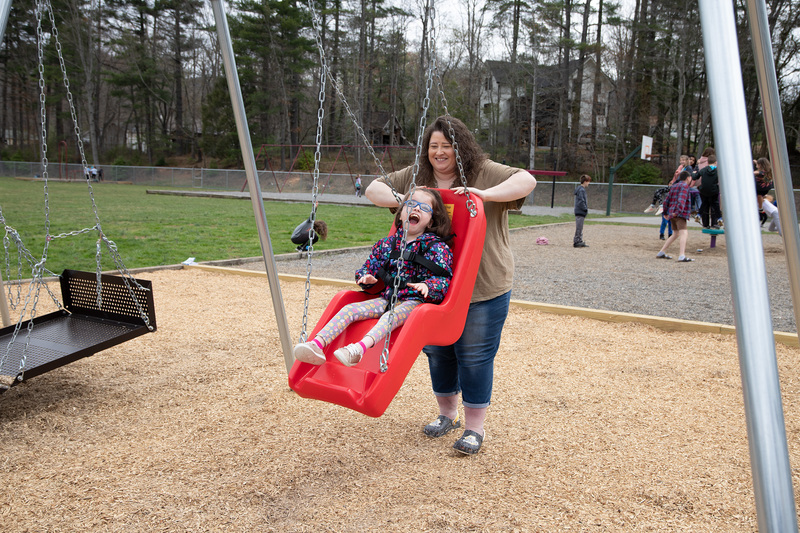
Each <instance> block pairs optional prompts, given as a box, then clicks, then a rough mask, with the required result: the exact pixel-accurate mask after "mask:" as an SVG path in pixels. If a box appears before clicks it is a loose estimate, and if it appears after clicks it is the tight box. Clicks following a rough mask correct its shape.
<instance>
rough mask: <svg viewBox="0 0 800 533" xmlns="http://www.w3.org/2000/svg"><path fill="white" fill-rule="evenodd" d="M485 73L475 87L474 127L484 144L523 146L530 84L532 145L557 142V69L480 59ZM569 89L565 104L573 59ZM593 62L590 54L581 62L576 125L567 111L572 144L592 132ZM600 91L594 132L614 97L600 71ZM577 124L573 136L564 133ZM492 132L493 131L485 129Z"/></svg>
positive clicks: (573, 73)
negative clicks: (476, 115)
mask: <svg viewBox="0 0 800 533" xmlns="http://www.w3.org/2000/svg"><path fill="white" fill-rule="evenodd" d="M485 66H486V69H485V77H484V80H483V84H482V85H481V95H480V125H481V129H482V131H484V132H487V133H485V135H484V136H483V139H485V140H486V141H487V142H489V143H490V144H493V145H494V144H498V143H501V144H507V145H508V146H509V149H511V150H513V149H515V148H516V149H521V148H525V147H527V146H528V144H529V143H530V139H531V134H530V133H531V102H532V97H533V95H532V94H531V93H532V91H531V88H532V87H534V86H535V87H536V91H535V97H536V102H535V103H536V108H535V117H536V118H535V121H536V124H535V131H536V144H537V146H547V147H554V146H558V144H559V123H558V118H559V105H560V98H561V94H562V86H563V84H562V82H561V79H562V78H561V67H560V66H558V65H555V66H554V65H538V66H536V68H535V69H534V66H533V65H531V64H527V63H516V64H514V63H511V62H510V61H486V63H485ZM569 69H570V72H569V79H570V83H569V87H568V92H567V103H569V102H571V101H572V99H573V98H574V95H575V87H576V83H577V81H578V75H579V69H578V61H577V60H575V61H572V62H570V65H569ZM596 72H597V66H596V64H595V62H594V59H593V58H586V59H585V60H584V62H583V73H582V78H583V79H582V88H581V102H580V111H579V115H578V116H579V120H578V124H576V125H573V124H572V113H571V112H568V115H567V116H568V119H567V128H568V131H567V132H566V133H567V134H568V135H569V137H571V138H576V139H578V142H586V141H588V140H589V137H590V134H591V131H592V107H593V103H592V102H593V98H594V85H595V73H596ZM599 81H600V90H599V92H598V99H597V100H598V101H597V105H596V106H595V109H596V122H597V125H596V127H597V133H598V135H600V134H602V133H604V132H605V130H606V128H607V127H608V113H609V107H610V104H611V101H612V99H613V97H614V93H615V86H614V83H613V81H612V80H611V79H610V78H609V77H608V76H607V75H606V74H605V73H603V72H602V71H601V72H600V78H599ZM575 127H577V128H578V131H577V135H570V134H571V133H572V130H573V128H575ZM488 132H498V133H488Z"/></svg>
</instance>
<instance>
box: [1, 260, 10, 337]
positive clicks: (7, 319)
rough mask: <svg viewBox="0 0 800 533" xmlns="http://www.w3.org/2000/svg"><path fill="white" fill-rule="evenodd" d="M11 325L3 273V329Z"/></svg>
mask: <svg viewBox="0 0 800 533" xmlns="http://www.w3.org/2000/svg"><path fill="white" fill-rule="evenodd" d="M10 324H11V316H10V315H9V312H8V302H7V301H6V288H5V285H3V273H2V272H0V325H2V327H6V326H9V325H10Z"/></svg>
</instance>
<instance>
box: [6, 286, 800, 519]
mask: <svg viewBox="0 0 800 533" xmlns="http://www.w3.org/2000/svg"><path fill="white" fill-rule="evenodd" d="M140 277H142V278H145V279H150V280H152V281H153V285H154V294H155V300H156V309H157V311H156V312H157V320H158V326H159V328H158V331H157V332H155V333H152V334H148V335H145V336H143V337H140V338H138V339H134V340H132V341H129V342H127V343H125V344H122V345H120V346H117V347H115V348H112V349H109V350H106V351H104V352H101V353H99V354H97V355H95V356H92V357H90V358H87V359H84V360H81V361H79V362H76V363H73V364H70V365H68V366H65V367H63V368H60V369H57V370H54V371H52V372H49V373H47V374H44V375H42V376H38V377H35V378H33V379H31V380H30V381H28V382H25V383H23V384H21V385H19V386H16V387H13V388H12V389H10V390H9V391H8V392H6V393H5V394H3V395H2V396H0V450H2V452H0V461H1V462H2V469H3V472H4V481H5V483H4V489H3V490H2V491H0V517H2V521H3V529H4V531H54V532H55V531H111V532H115V531H126V532H127V531H314V532H317V531H377V530H381V531H437V532H438V531H544V532H549V531H592V532H594V531H598V532H599V531H699V532H703V531H718V532H738V531H755V530H756V514H755V503H754V495H753V485H752V479H751V472H750V461H749V456H748V445H747V437H746V429H745V419H744V410H743V401H742V390H741V382H740V375H739V367H738V360H737V350H736V345H735V337H734V336H732V335H709V334H699V333H685V332H683V333H682V332H665V331H661V330H658V329H655V328H652V327H649V326H643V325H639V324H633V323H625V324H615V323H606V322H599V321H595V320H591V319H585V318H579V317H569V316H562V315H549V314H543V313H540V312H537V311H531V310H523V309H519V308H512V311H511V314H510V316H509V319H508V322H507V325H506V328H505V333H504V337H503V341H502V346H501V349H500V354H499V356H498V359H497V364H496V376H495V389H494V395H493V404H492V406H491V408H490V411H489V416H488V419H487V424H486V429H487V440H486V443H485V445H484V449H483V450H482V451H481V452H480V454H478V455H477V456H474V457H466V456H463V455H460V454H457V453H456V452H455V451H454V450H453V449H452V444H453V442H454V441H455V439H456V437H457V435H455V434H450V435H447V436H445V437H443V438H441V439H438V440H432V439H428V438H426V437H425V436H424V435H423V434H422V431H421V429H422V426H423V425H424V424H425V423H427V422H429V421H430V420H432V419H433V418H435V416H436V414H437V413H436V410H435V402H434V401H433V398H432V395H431V392H430V383H429V377H428V372H427V363H426V361H425V359H424V356H423V357H420V358H419V359H418V360H417V362H416V364H415V365H414V367H413V368H412V370H411V373H410V374H409V376H408V378H407V380H406V382H405V384H404V385H403V387H402V388H401V390H400V392H399V394H398V396H397V397H396V398H395V400H394V402H393V403H392V404H391V405H390V406H389V409H388V410H387V412H386V414H385V415H384V416H383V417H381V418H379V419H373V418H368V417H365V416H363V415H361V414H358V413H355V412H351V411H349V410H346V409H343V408H341V407H338V406H335V405H329V404H326V403H322V402H318V401H314V400H306V399H302V398H300V397H298V396H297V395H296V394H294V393H293V392H292V391H290V390H289V388H288V385H287V380H286V368H285V365H284V359H283V356H282V354H281V348H280V341H279V338H278V334H277V332H276V326H275V324H276V320H275V318H274V314H273V311H272V302H271V298H270V295H269V288H268V284H267V281H266V279H264V278H256V277H244V276H235V275H229V274H218V273H209V272H203V271H199V270H182V271H159V272H153V273H148V274H146V275H141V276H140ZM281 287H282V293H283V299H284V302H285V304H286V309H287V313H288V319H289V324H290V328H291V330H292V334H293V335H295V337H296V336H297V335H298V334H299V331H300V324H301V318H302V309H303V297H304V286H303V284H302V283H295V282H282V284H281ZM336 291H337V289H336V288H334V287H330V286H314V287H313V288H312V297H311V308H310V317H311V318H310V322H311V323H312V324H313V323H315V322H316V319H317V318H318V317H319V315H320V314H321V312H322V309H323V308H324V306H325V305H326V304H327V302H328V300H329V299H330V298H331V297H332V295H333V294H334V293H335V292H336ZM776 350H777V355H778V363H779V368H780V373H781V386H782V393H783V402H784V404H783V406H784V411H785V418H786V428H787V434H788V440H789V451H790V456H791V463H792V464H793V465H795V466H797V465H800V394H798V392H800V391H799V390H798V389H800V365H799V364H798V360H799V359H800V349H798V348H792V347H787V346H784V345H778V346H777V347H776ZM793 478H794V482H795V485H796V484H797V481H798V479H797V478H798V474H797V471H796V470H795V471H793Z"/></svg>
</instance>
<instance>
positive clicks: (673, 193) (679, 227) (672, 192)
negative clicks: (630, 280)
mask: <svg viewBox="0 0 800 533" xmlns="http://www.w3.org/2000/svg"><path fill="white" fill-rule="evenodd" d="M691 177H692V175H691V174H690V173H689V172H687V171H685V170H684V171H683V172H681V173H680V175H679V176H678V181H676V182H675V183H674V184H673V185H672V187H670V189H669V194H668V195H667V197H666V198H665V199H664V217H665V218H666V219H667V220H669V221H670V223H671V224H672V225H673V226H674V229H675V233H673V235H672V236H671V237H670V238H669V239H667V242H665V243H664V246H662V247H661V250H659V252H658V254H657V255H656V257H657V258H658V259H672V257H671V256H669V255H667V253H666V252H667V248H669V246H670V244H672V242H673V241H674V240H675V239H676V238H679V239H680V241H679V247H680V256H678V261H679V262H681V263H689V262H692V261H694V259H689V258H688V257H686V241H687V240H688V239H689V230H687V229H686V225H687V223H688V221H689V180H690V179H691Z"/></svg>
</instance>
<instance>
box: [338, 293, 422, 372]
mask: <svg viewBox="0 0 800 533" xmlns="http://www.w3.org/2000/svg"><path fill="white" fill-rule="evenodd" d="M383 301H384V302H385V301H386V300H383ZM421 303H422V302H420V301H419V300H405V301H402V302H400V303H398V304H397V305H396V306H395V308H394V318H393V319H392V321H391V324H390V323H389V315H390V314H391V313H390V312H389V311H386V312H384V313H382V314H381V315H380V320H378V322H377V324H375V326H373V328H372V329H371V330H369V331H368V332H367V334H366V335H365V336H364V338H363V339H361V340H360V341H359V342H356V343H353V344H348V345H347V346H344V347H342V348H339V349H338V350H336V351H335V352H333V355H335V356H336V358H337V359H338V360H339V361H341V362H342V364H343V365H346V366H353V365H355V364H356V363H358V362H359V361H361V357H362V356H363V355H364V352H365V351H366V350H367V349H369V348H372V347H373V346H374V345H375V344H376V343H377V342H378V341H379V340H381V339H383V338H384V337H386V336H387V335H389V334H390V333H391V332H392V331H394V330H395V329H397V328H399V327H400V326H402V325H403V324H405V322H406V320H408V317H409V316H411V311H413V310H414V308H415V307H417V306H418V305H419V304H421ZM384 308H385V306H384ZM381 311H383V309H381Z"/></svg>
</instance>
